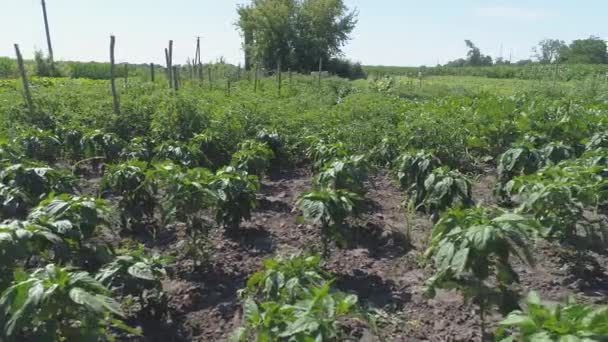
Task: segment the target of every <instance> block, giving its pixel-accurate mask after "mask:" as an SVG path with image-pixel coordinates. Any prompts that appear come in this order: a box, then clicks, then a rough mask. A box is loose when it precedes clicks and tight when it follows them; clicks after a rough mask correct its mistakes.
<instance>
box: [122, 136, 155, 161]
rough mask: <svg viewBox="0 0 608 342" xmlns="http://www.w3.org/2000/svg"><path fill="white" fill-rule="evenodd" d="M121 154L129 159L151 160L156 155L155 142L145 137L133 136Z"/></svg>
mask: <svg viewBox="0 0 608 342" xmlns="http://www.w3.org/2000/svg"><path fill="white" fill-rule="evenodd" d="M121 156H122V157H123V158H125V159H127V160H143V161H146V162H150V161H152V158H153V157H154V156H155V152H154V142H153V141H151V140H150V139H148V138H145V137H136V138H133V139H131V141H130V142H129V144H128V145H127V146H126V147H125V148H124V149H123V150H122V152H121Z"/></svg>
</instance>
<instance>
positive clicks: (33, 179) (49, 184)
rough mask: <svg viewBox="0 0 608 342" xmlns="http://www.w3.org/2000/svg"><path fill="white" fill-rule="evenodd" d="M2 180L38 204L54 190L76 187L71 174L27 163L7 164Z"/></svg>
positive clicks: (2, 171) (34, 203)
mask: <svg viewBox="0 0 608 342" xmlns="http://www.w3.org/2000/svg"><path fill="white" fill-rule="evenodd" d="M0 182H1V183H3V184H5V185H6V186H8V187H11V188H13V189H17V190H18V191H20V192H21V193H23V194H26V195H27V198H28V199H30V200H31V203H28V205H36V204H37V203H38V202H39V201H40V200H41V199H42V198H44V197H46V196H48V195H49V194H50V193H52V192H56V193H69V192H72V191H74V189H75V186H74V184H75V180H74V177H72V176H71V175H69V174H67V173H65V172H62V171H59V170H55V169H53V168H50V167H46V166H35V165H25V164H12V165H5V167H4V168H3V169H2V170H1V171H0Z"/></svg>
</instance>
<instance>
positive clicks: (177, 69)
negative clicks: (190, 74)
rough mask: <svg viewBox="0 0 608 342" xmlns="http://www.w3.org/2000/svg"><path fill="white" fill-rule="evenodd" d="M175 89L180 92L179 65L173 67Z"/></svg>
mask: <svg viewBox="0 0 608 342" xmlns="http://www.w3.org/2000/svg"><path fill="white" fill-rule="evenodd" d="M173 89H175V91H178V90H179V68H178V67H177V65H176V66H174V67H173Z"/></svg>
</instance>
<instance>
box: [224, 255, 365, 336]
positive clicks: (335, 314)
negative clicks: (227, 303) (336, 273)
mask: <svg viewBox="0 0 608 342" xmlns="http://www.w3.org/2000/svg"><path fill="white" fill-rule="evenodd" d="M242 294H243V295H244V297H245V298H244V301H243V312H244V321H245V325H244V326H243V327H241V328H239V329H237V331H236V332H235V334H234V335H233V336H232V339H231V340H232V341H250V340H257V341H308V340H310V341H315V340H316V341H334V340H340V339H341V334H340V326H339V321H340V319H344V318H347V317H348V316H352V315H353V314H354V313H355V311H356V303H357V297H356V296H354V295H346V294H344V293H342V292H339V291H335V290H333V289H332V280H331V278H330V275H329V274H328V273H326V272H324V271H323V270H322V269H321V267H320V258H318V257H304V256H298V257H291V258H289V259H287V260H283V259H279V260H268V261H266V262H264V270H262V271H260V272H258V273H256V274H254V275H253V276H252V277H251V278H250V279H249V281H248V283H247V288H246V289H245V290H244V291H243V292H242Z"/></svg>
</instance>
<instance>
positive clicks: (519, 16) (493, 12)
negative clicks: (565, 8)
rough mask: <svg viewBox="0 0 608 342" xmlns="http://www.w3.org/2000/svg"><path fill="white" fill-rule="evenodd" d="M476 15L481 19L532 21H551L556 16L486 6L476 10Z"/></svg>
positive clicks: (539, 11) (541, 11)
mask: <svg viewBox="0 0 608 342" xmlns="http://www.w3.org/2000/svg"><path fill="white" fill-rule="evenodd" d="M475 13H476V14H477V15H478V16H480V17H489V18H502V19H511V20H530V21H532V20H543V19H550V18H553V17H555V16H556V15H555V13H553V12H550V11H545V10H539V9H533V8H524V7H514V6H484V7H479V8H477V9H475Z"/></svg>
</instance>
